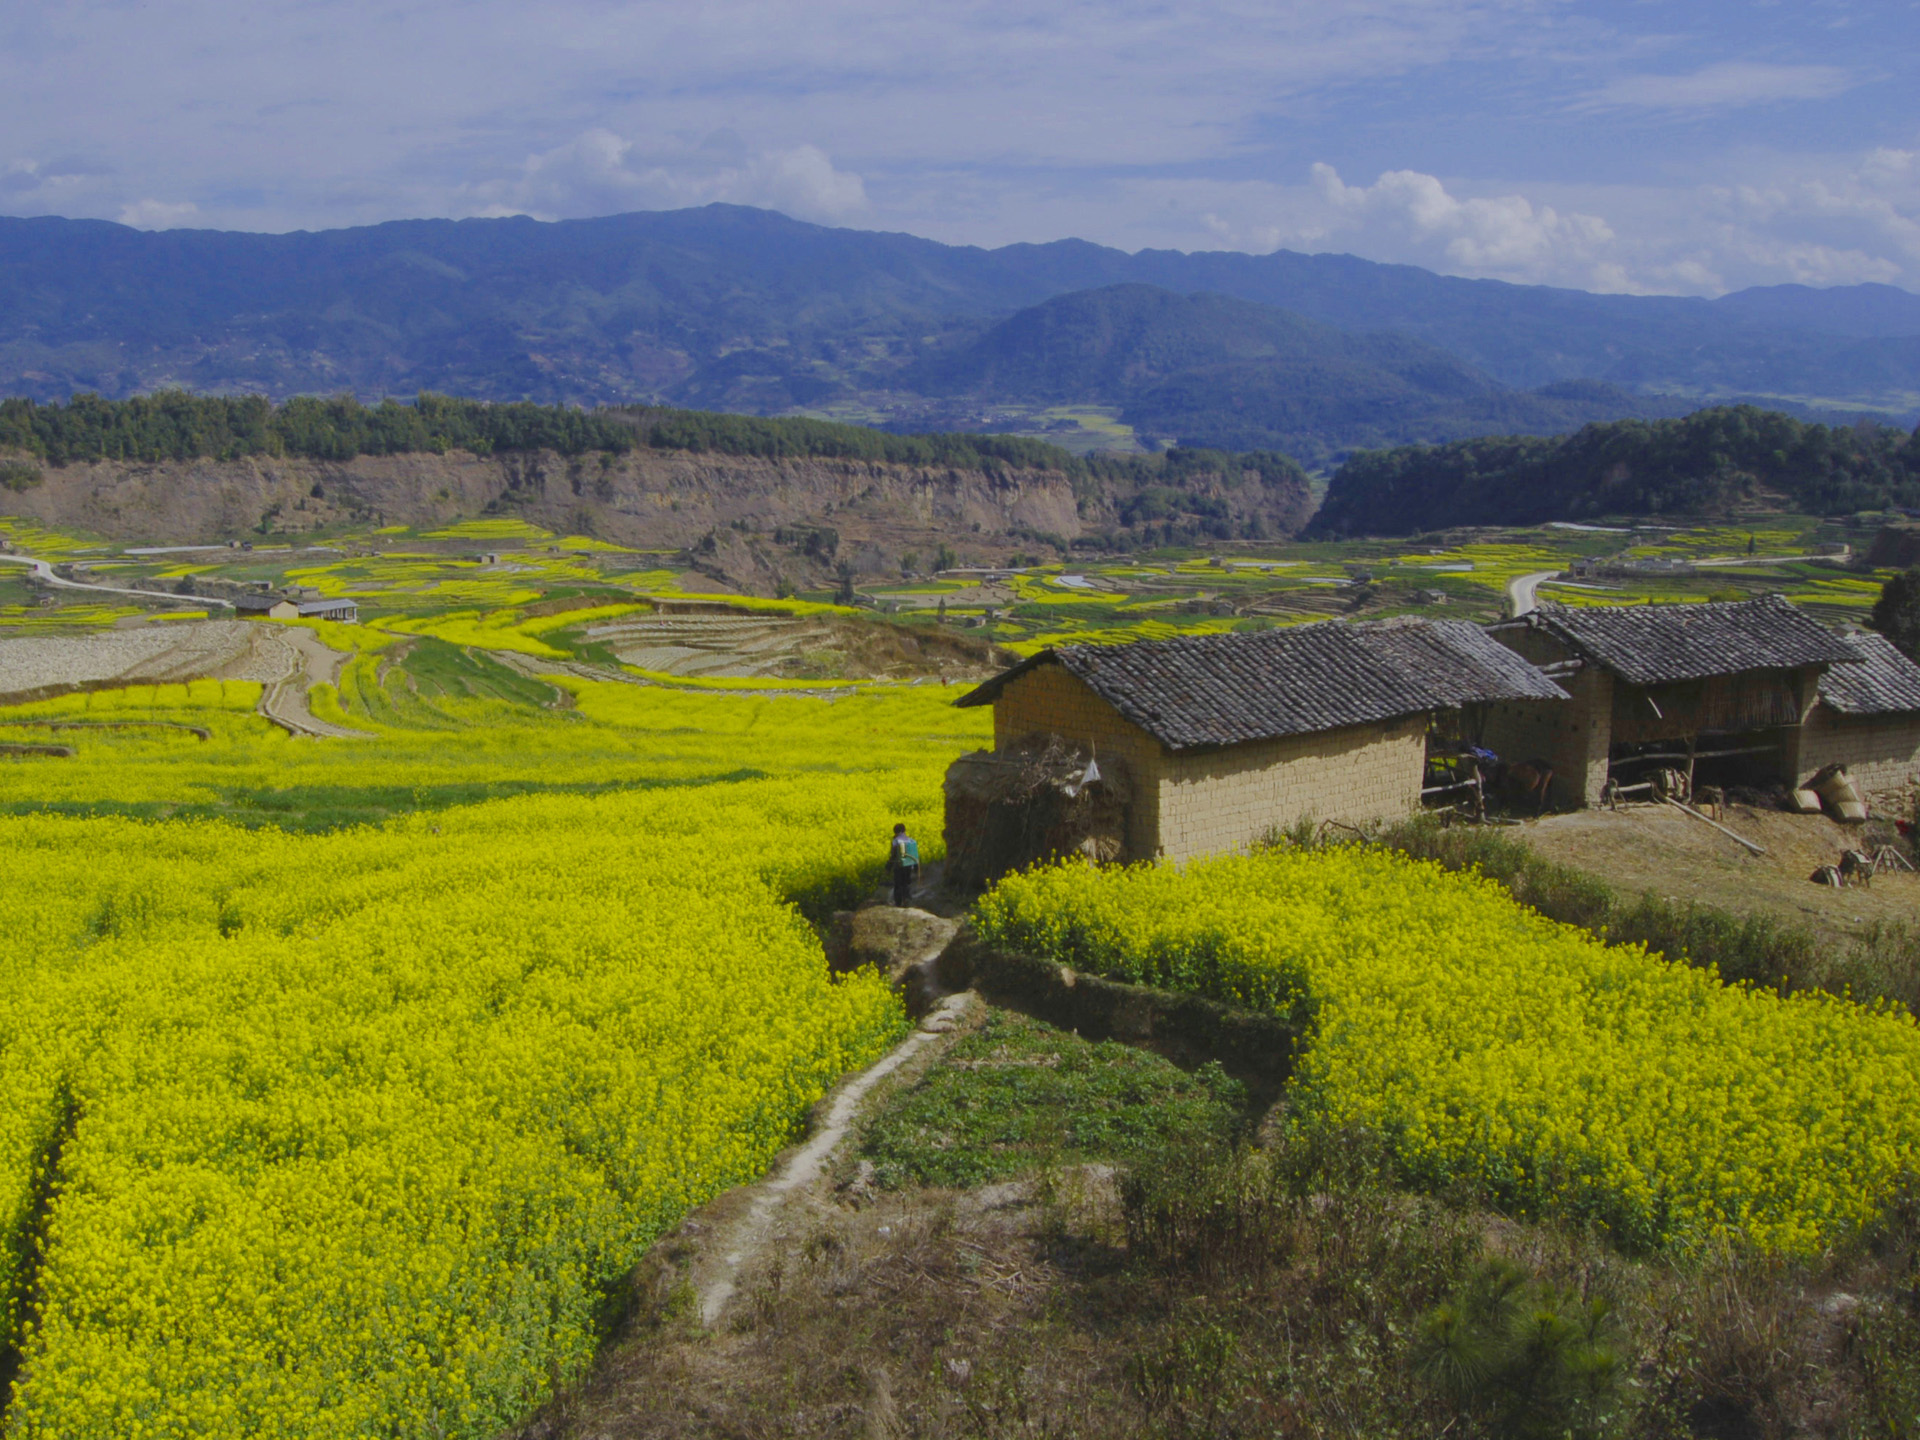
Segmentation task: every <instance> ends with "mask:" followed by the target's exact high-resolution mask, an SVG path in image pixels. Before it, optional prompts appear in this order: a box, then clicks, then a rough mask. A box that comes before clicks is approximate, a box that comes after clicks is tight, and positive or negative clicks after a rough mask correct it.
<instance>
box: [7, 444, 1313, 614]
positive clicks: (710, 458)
mask: <svg viewBox="0 0 1920 1440" xmlns="http://www.w3.org/2000/svg"><path fill="white" fill-rule="evenodd" d="M40 468H41V479H40V482H39V483H38V484H36V485H33V486H31V487H30V488H27V489H24V490H21V491H18V492H15V491H10V490H0V513H5V514H14V515H20V516H25V517H30V518H32V519H34V520H37V521H39V522H40V523H42V524H44V525H49V526H58V527H61V528H66V529H78V530H87V531H92V532H94V533H96V534H99V535H102V536H105V537H107V538H109V539H113V540H120V541H126V542H140V541H146V542H151V543H156V544H158V543H173V544H194V543H207V542H213V541H224V540H231V539H244V538H258V537H261V536H272V535H279V536H298V535H301V534H304V533H307V532H310V531H314V530H320V529H324V528H327V527H331V526H338V525H343V524H359V525H402V524H404V525H413V526H432V525H438V524H446V523H450V522H452V521H456V520H460V519H465V518H471V517H474V516H481V515H498V516H517V517H520V518H523V519H526V520H529V521H531V522H532V523H534V524H536V525H540V526H543V527H545V528H547V529H550V530H554V531H558V532H560V533H562V534H584V535H591V536H594V537H595V538H598V539H604V540H609V541H612V542H614V543H615V544H619V545H626V546H632V547H635V548H639V549H660V550H676V551H680V550H684V551H687V552H689V554H690V556H691V557H692V559H693V561H694V562H695V563H698V564H700V565H701V567H702V568H706V569H711V570H713V571H714V572H715V573H716V574H725V575H726V576H727V577H728V578H730V579H733V580H735V581H737V582H738V583H742V584H745V585H748V586H749V587H750V588H753V589H766V588H768V587H770V586H772V585H773V584H775V583H777V580H778V578H779V577H780V576H782V575H785V576H786V577H787V578H788V579H789V580H790V581H792V582H794V583H799V582H800V581H801V580H803V579H809V578H812V577H814V576H817V575H818V574H820V573H823V572H825V571H828V570H831V569H832V568H833V567H834V566H835V565H838V564H839V563H842V562H846V563H850V564H851V565H852V566H853V567H854V569H855V570H856V572H862V573H877V572H879V571H882V570H886V569H889V568H893V567H897V566H898V565H899V564H900V562H901V559H902V557H903V556H905V555H907V554H909V553H918V554H919V555H920V556H921V557H922V559H923V561H925V560H930V559H931V557H932V555H933V553H934V552H935V551H936V550H937V549H938V547H939V546H940V545H942V544H945V545H948V546H950V547H951V548H952V549H953V550H954V552H955V553H956V554H957V555H959V556H960V557H962V558H963V559H966V560H975V561H981V562H997V561H1001V560H1004V559H1005V558H1006V557H1007V556H1008V555H1009V554H1011V553H1016V552H1019V551H1023V550H1025V551H1035V550H1038V549H1042V548H1044V545H1045V537H1053V536H1057V537H1060V538H1061V539H1063V540H1067V541H1072V540H1075V539H1080V538H1082V537H1084V536H1087V535H1089V534H1092V533H1098V532H1110V531H1112V530H1113V529H1114V528H1115V527H1116V525H1117V524H1118V523H1119V520H1120V517H1121V516H1122V514H1123V512H1124V511H1125V507H1126V506H1127V505H1128V503H1129V502H1130V501H1131V500H1132V499H1133V498H1134V492H1133V490H1132V489H1131V488H1130V487H1124V486H1122V487H1119V488H1115V487H1114V486H1112V485H1108V486H1106V487H1100V486H1088V485H1087V484H1086V483H1085V482H1084V481H1083V482H1082V486H1081V493H1080V494H1078V495H1076V493H1075V487H1074V483H1073V480H1072V478H1071V477H1069V476H1068V475H1066V474H1065V473H1063V472H1059V471H1037V470H1007V471H1003V472H1000V473H998V474H989V473H985V472H982V471H965V470H952V469H937V468H925V467H913V466H901V465H884V464H874V463H868V462H863V461H846V460H804V459H803V460H766V459H754V458H734V457H729V456H723V455H713V454H689V453H682V452H677V451H658V450H639V451H633V452H630V453H628V454H625V455H611V454H598V453H595V454H588V455H582V456H571V457H570V456H562V455H556V454H552V453H550V452H529V453H514V454H503V455H494V456H475V455H470V454H466V453H464V452H459V451H454V452H449V453H447V454H444V455H434V454H424V453H423V454H407V455H383V456H360V457H357V458H355V459H353V460H349V461H339V462H335V461H324V460H307V459H287V460H279V459H266V458H259V457H254V458H248V459H242V460H230V461H216V460H181V461H167V462H163V463H159V464H133V463H126V462H119V461H108V462H101V463H97V464H69V465H66V466H61V467H55V466H41V467H40ZM1190 488H1191V493H1192V494H1193V495H1194V497H1195V499H1196V501H1199V500H1205V501H1206V502H1207V504H1208V505H1209V506H1210V508H1211V510H1212V511H1213V512H1214V513H1215V514H1216V517H1217V516H1218V515H1219V514H1221V513H1222V512H1224V514H1225V515H1226V522H1225V523H1228V524H1231V525H1233V526H1236V527H1241V528H1244V527H1245V526H1246V525H1247V524H1248V523H1249V522H1253V521H1255V519H1256V517H1257V519H1258V523H1259V525H1260V526H1261V527H1263V528H1264V530H1265V531H1266V533H1271V534H1288V533H1291V532H1292V531H1293V530H1295V529H1297V528H1298V527H1299V525H1300V524H1301V523H1303V522H1304V520H1305V518H1306V505H1307V497H1306V494H1305V492H1304V489H1303V488H1302V489H1300V490H1299V493H1295V487H1291V486H1283V485H1275V486H1269V485H1266V484H1263V483H1261V482H1260V481H1259V480H1258V478H1257V477H1254V476H1251V475H1250V476H1248V477H1245V478H1244V479H1238V478H1236V479H1233V480H1229V479H1228V477H1225V476H1221V477H1217V481H1216V482H1215V483H1211V484H1210V483H1209V482H1208V481H1207V480H1205V479H1202V480H1201V481H1200V482H1199V483H1198V484H1197V485H1193V486H1191V487H1190ZM815 532H820V533H819V534H818V535H817V536H816V534H815ZM826 532H831V533H830V534H828V533H826ZM1235 533H1239V531H1238V529H1236V531H1235Z"/></svg>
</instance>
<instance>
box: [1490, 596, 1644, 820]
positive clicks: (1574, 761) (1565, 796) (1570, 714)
mask: <svg viewBox="0 0 1920 1440" xmlns="http://www.w3.org/2000/svg"><path fill="white" fill-rule="evenodd" d="M1493 638H1494V639H1496V640H1498V641H1499V642H1500V643H1501V644H1502V645H1505V646H1506V647H1507V648H1508V649H1509V650H1512V651H1514V652H1515V653H1517V654H1519V655H1520V656H1522V657H1523V658H1524V659H1526V660H1528V661H1530V662H1532V663H1533V664H1535V665H1551V664H1553V663H1554V662H1556V661H1559V660H1565V659H1568V658H1570V656H1569V652H1568V651H1567V650H1565V649H1564V648H1562V646H1561V645H1560V643H1559V642H1558V641H1556V640H1554V639H1553V638H1552V637H1550V636H1547V635H1543V634H1541V633H1540V632H1539V631H1538V630H1521V629H1514V630H1496V631H1494V632H1493ZM1560 688H1561V689H1562V690H1565V691H1566V692H1567V693H1568V694H1569V695H1571V696H1572V697H1573V698H1572V699H1571V700H1505V701H1495V702H1494V703H1492V704H1490V705H1488V706H1487V712H1486V713H1487V719H1486V728H1485V729H1484V730H1483V731H1482V732H1481V742H1480V743H1481V744H1483V745H1485V746H1486V747H1487V748H1488V749H1489V750H1491V751H1493V752H1494V753H1495V754H1496V755H1498V756H1500V757H1501V758H1502V759H1503V760H1545V761H1546V762H1547V763H1548V764H1549V765H1551V766H1553V784H1552V786H1551V787H1550V789H1549V794H1548V797H1547V798H1548V802H1549V803H1550V804H1553V805H1556V806H1559V807H1561V808H1563V809H1569V808H1577V807H1579V806H1583V805H1598V804H1599V803H1600V792H1601V791H1602V790H1603V789H1605V788H1606V783H1607V752H1608V749H1609V747H1610V746H1611V745H1612V743H1613V676H1611V675H1610V674H1608V673H1607V672H1606V671H1604V670H1602V669H1600V668H1599V667H1598V666H1596V665H1588V666H1585V667H1583V668H1582V669H1579V670H1576V671H1575V672H1574V673H1573V674H1572V675H1570V676H1568V677H1566V678H1564V679H1562V680H1561V681H1560Z"/></svg>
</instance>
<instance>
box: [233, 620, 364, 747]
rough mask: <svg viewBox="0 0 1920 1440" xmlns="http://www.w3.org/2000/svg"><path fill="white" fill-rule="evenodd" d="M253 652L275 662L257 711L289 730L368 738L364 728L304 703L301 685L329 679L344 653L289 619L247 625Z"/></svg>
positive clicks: (333, 679) (304, 690)
mask: <svg viewBox="0 0 1920 1440" xmlns="http://www.w3.org/2000/svg"><path fill="white" fill-rule="evenodd" d="M252 629H253V632H254V634H253V636H252V637H251V638H252V640H253V644H254V653H255V654H256V655H257V656H259V657H260V658H261V659H262V660H263V661H264V662H266V663H268V664H271V665H273V666H274V667H275V678H274V679H271V680H268V681H267V682H266V683H265V687H264V688H263V689H262V690H261V692H260V714H261V715H263V716H265V717H266V718H267V719H269V720H271V721H272V722H273V723H274V724H276V725H278V726H279V727H280V728H281V729H282V730H285V731H286V732H287V733H288V734H289V735H306V736H312V737H313V738H315V739H328V740H371V739H373V738H374V737H373V736H371V735H369V734H368V733H367V732H366V731H364V730H349V729H347V728H346V727H344V726H341V725H334V724H330V723H329V722H327V721H325V720H322V719H319V718H318V717H317V716H315V715H314V713H313V711H312V709H311V708H309V706H308V705H307V689H308V687H309V686H312V685H331V684H334V683H335V682H336V681H337V680H338V679H339V676H340V671H341V668H342V667H343V666H344V665H345V664H346V663H347V661H348V659H349V658H351V657H349V656H346V655H343V654H341V653H340V652H339V651H338V650H333V649H330V648H329V647H327V646H326V645H323V644H321V643H320V637H319V636H317V635H315V634H314V633H313V632H312V631H311V630H303V629H301V628H299V627H298V626H293V625H255V626H253V627H252Z"/></svg>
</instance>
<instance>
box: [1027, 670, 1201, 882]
mask: <svg viewBox="0 0 1920 1440" xmlns="http://www.w3.org/2000/svg"><path fill="white" fill-rule="evenodd" d="M1028 735H1058V736H1060V737H1061V738H1062V739H1064V740H1072V741H1077V742H1078V743H1080V744H1082V745H1085V746H1087V747H1089V748H1090V749H1092V750H1093V751H1095V753H1097V754H1100V755H1119V756H1121V757H1122V758H1123V759H1124V760H1125V761H1126V762H1127V770H1128V773H1129V777H1130V778H1131V780H1132V782H1133V803H1132V805H1131V806H1130V807H1129V812H1128V815H1127V850H1128V852H1129V854H1130V857H1131V858H1133V859H1137V860H1147V859H1151V858H1153V856H1155V855H1157V854H1158V853H1159V851H1160V828H1159V820H1160V777H1161V773H1162V769H1163V766H1164V765H1165V751H1164V750H1163V748H1162V747H1161V744H1160V742H1159V741H1158V740H1156V739H1154V738H1153V737H1152V736H1151V735H1149V734H1147V732H1146V731H1144V730H1142V729H1141V728H1140V727H1139V726H1138V725H1135V724H1133V723H1132V722H1131V721H1129V720H1126V719H1124V718H1122V717H1121V715H1120V714H1119V712H1118V711H1116V710H1115V709H1114V708H1113V707H1112V706H1111V705H1109V704H1107V702H1106V701H1104V700H1102V699H1101V698H1100V697H1099V696H1098V695H1096V694H1094V693H1093V691H1091V690H1089V689H1088V688H1087V687H1086V684H1085V683H1084V682H1083V681H1081V680H1080V678H1079V677H1078V676H1076V675H1074V674H1072V673H1071V672H1069V671H1068V670H1066V669H1065V668H1064V667H1062V666H1059V665H1042V666H1040V667H1038V668H1037V669H1034V670H1029V671H1028V672H1027V673H1026V674H1025V675H1022V676H1021V677H1020V678H1019V679H1017V680H1015V681H1013V682H1012V683H1011V684H1009V685H1008V686H1007V688H1006V689H1004V690H1002V691H1001V692H1000V698H999V699H997V700H995V701H994V702H993V745H994V748H995V749H996V750H999V749H1004V748H1005V747H1006V746H1008V745H1010V744H1012V743H1013V742H1014V741H1016V740H1019V739H1021V738H1023V737H1025V736H1028Z"/></svg>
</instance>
